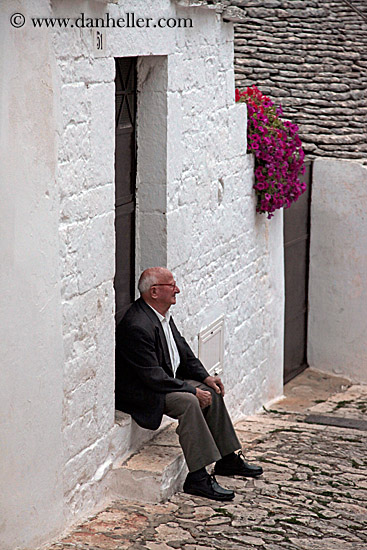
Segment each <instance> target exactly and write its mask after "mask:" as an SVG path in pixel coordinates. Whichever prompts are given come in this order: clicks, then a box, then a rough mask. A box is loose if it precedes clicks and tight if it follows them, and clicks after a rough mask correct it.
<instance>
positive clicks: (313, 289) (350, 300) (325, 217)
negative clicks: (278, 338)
mask: <svg viewBox="0 0 367 550" xmlns="http://www.w3.org/2000/svg"><path fill="white" fill-rule="evenodd" d="M366 201H367V168H366V167H365V166H363V165H362V164H361V163H358V162H353V161H341V160H335V159H318V160H316V161H315V164H314V169H313V183H312V203H311V227H312V233H311V250H310V282H309V304H310V306H309V307H310V311H309V328H308V333H309V339H308V360H309V364H310V366H315V367H317V368H318V369H320V370H325V371H326V372H329V373H332V374H339V375H342V376H346V377H347V378H350V379H351V380H353V381H355V382H362V383H367V369H366V364H367V336H366V334H367V316H366V310H367V289H366V273H367V221H366V214H365V204H366Z"/></svg>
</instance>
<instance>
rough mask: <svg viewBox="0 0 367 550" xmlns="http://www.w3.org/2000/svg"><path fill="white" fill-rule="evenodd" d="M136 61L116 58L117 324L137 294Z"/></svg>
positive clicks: (115, 280)
mask: <svg viewBox="0 0 367 550" xmlns="http://www.w3.org/2000/svg"><path fill="white" fill-rule="evenodd" d="M136 60H137V58H136V57H121V58H116V59H115V64H116V78H115V109H116V110H115V113H116V116H115V121H116V125H115V231H116V273H115V279H114V287H115V300H116V324H117V323H119V321H120V320H121V318H122V317H123V315H124V313H125V312H126V310H127V309H128V307H129V306H130V304H131V303H132V302H133V301H134V296H135V290H134V286H135V210H136V196H135V195H136V193H135V189H136V87H137V85H136V82H137V77H136Z"/></svg>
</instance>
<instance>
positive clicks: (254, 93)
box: [235, 86, 306, 219]
mask: <svg viewBox="0 0 367 550" xmlns="http://www.w3.org/2000/svg"><path fill="white" fill-rule="evenodd" d="M235 98H236V102H238V101H239V102H245V103H246V104H247V110H248V126H247V131H248V150H249V152H250V153H253V154H254V155H255V183H254V189H255V192H256V195H257V207H256V210H257V212H260V213H265V214H267V217H268V218H269V219H270V218H271V217H272V216H273V215H274V212H275V210H277V209H279V208H283V207H284V208H289V207H290V206H291V204H292V202H295V201H296V200H297V199H298V198H299V197H300V195H302V193H304V192H305V190H306V184H305V183H303V182H302V183H301V182H300V180H299V175H300V174H304V172H305V164H304V158H305V154H304V151H303V149H302V143H301V140H300V138H299V136H298V126H297V125H296V124H292V122H289V121H288V120H285V121H283V120H282V119H281V116H282V115H283V110H282V107H281V106H278V107H276V106H275V105H274V103H273V102H272V101H271V100H270V99H269V98H268V97H267V96H265V95H263V94H262V93H261V92H260V90H259V89H258V88H257V87H256V86H252V87H251V88H247V89H246V90H244V91H242V92H240V91H239V90H238V89H236V94H235Z"/></svg>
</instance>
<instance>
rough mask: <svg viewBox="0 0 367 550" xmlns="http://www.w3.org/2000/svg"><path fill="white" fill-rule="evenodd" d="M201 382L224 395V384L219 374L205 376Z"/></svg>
mask: <svg viewBox="0 0 367 550" xmlns="http://www.w3.org/2000/svg"><path fill="white" fill-rule="evenodd" d="M203 382H204V384H206V385H207V386H209V388H213V390H214V391H215V392H216V393H220V394H221V395H224V386H223V383H222V380H221V379H220V378H219V376H207V377H206V378H205V380H203Z"/></svg>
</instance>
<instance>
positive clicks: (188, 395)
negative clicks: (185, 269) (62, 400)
mask: <svg viewBox="0 0 367 550" xmlns="http://www.w3.org/2000/svg"><path fill="white" fill-rule="evenodd" d="M138 288H139V291H140V295H141V296H140V298H139V299H138V300H136V302H134V303H133V304H132V306H131V307H130V308H129V310H128V311H127V313H126V314H125V316H124V317H123V319H122V320H121V321H120V323H119V324H118V326H117V331H116V408H117V409H119V410H121V411H124V412H127V413H129V414H131V416H132V417H133V419H134V420H135V421H136V422H137V423H138V424H139V425H140V426H142V427H143V428H148V429H151V430H156V429H157V428H158V427H159V425H160V423H161V421H162V416H163V414H166V415H168V416H170V417H172V418H175V419H178V427H177V430H176V431H177V433H178V436H179V441H180V445H181V447H182V449H183V453H184V456H185V459H186V463H187V466H188V469H189V473H188V475H187V478H186V480H185V483H184V491H185V492H186V493H189V494H193V495H199V496H203V497H207V498H210V499H213V500H220V501H226V500H232V499H233V498H234V492H233V491H231V490H228V489H224V488H223V487H221V486H220V485H219V484H218V483H217V481H216V480H215V478H214V476H210V475H209V474H208V473H207V471H206V468H205V467H206V466H207V465H208V464H211V463H213V462H215V467H214V473H215V474H218V475H224V476H232V475H240V476H244V477H256V476H259V475H261V474H262V472H263V470H262V468H261V467H260V466H255V465H252V464H248V463H246V462H245V461H244V459H243V456H242V453H241V451H240V452H239V453H238V454H237V453H235V451H237V450H239V449H241V444H240V442H239V440H238V438H237V436H236V433H235V431H234V428H233V424H232V421H231V419H230V417H229V414H228V412H227V409H226V407H225V404H224V400H223V396H224V387H223V384H222V381H221V379H220V378H219V377H218V376H210V375H209V373H208V372H207V371H206V369H205V368H204V366H203V364H202V363H201V362H200V361H199V359H197V358H196V357H195V355H194V354H193V352H192V350H191V348H190V347H189V345H188V344H187V342H186V340H185V339H184V338H183V337H182V336H181V334H180V333H179V331H178V330H177V328H176V325H175V324H174V322H173V319H172V317H171V316H170V311H169V309H170V307H171V306H172V305H173V304H175V303H176V294H178V293H179V292H180V290H179V288H178V287H177V285H176V282H175V280H174V278H173V275H172V273H171V272H170V271H169V270H168V269H165V268H163V267H153V268H150V269H146V270H145V271H144V272H143V273H142V274H141V276H140V279H139V284H138Z"/></svg>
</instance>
